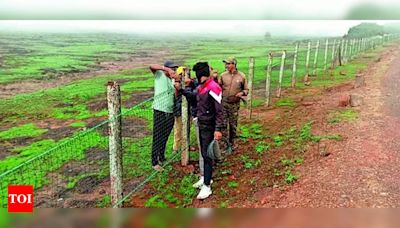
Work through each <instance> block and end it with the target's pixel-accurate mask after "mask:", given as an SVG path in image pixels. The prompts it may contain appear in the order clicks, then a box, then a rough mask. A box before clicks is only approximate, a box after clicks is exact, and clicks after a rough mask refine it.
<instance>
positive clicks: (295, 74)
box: [0, 34, 400, 207]
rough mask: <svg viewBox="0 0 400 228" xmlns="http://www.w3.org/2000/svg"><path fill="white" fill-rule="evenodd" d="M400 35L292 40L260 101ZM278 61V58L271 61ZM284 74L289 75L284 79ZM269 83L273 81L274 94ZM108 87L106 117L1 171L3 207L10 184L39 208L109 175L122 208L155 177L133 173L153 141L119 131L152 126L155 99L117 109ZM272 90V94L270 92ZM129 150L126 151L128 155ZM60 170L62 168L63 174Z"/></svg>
mask: <svg viewBox="0 0 400 228" xmlns="http://www.w3.org/2000/svg"><path fill="white" fill-rule="evenodd" d="M399 37H400V36H399V34H392V35H387V36H382V37H369V38H360V39H334V40H332V39H331V40H329V39H326V40H324V41H322V42H321V41H319V40H318V41H315V42H311V41H309V42H307V43H296V44H295V45H294V47H293V51H288V50H282V51H281V52H270V53H269V54H268V55H267V56H266V60H267V66H266V67H265V71H266V73H265V93H264V99H265V102H264V105H266V106H269V105H271V101H270V98H271V97H272V96H276V97H281V95H282V88H283V87H284V84H285V83H284V79H285V80H287V81H288V83H286V84H288V87H292V88H295V87H296V86H297V84H298V83H299V80H302V82H303V83H305V84H309V83H310V80H311V79H310V77H311V76H313V77H316V76H320V75H319V74H321V73H322V76H325V75H327V74H328V73H330V75H331V76H332V75H333V71H334V70H335V68H336V67H337V66H340V65H344V64H347V63H348V62H349V61H351V60H352V59H354V58H355V57H357V56H358V55H359V54H360V53H364V52H366V51H369V50H371V49H374V48H376V47H377V46H382V45H383V44H385V43H387V42H391V41H394V40H398V39H399ZM276 59H277V60H278V61H275V62H274V60H276ZM255 61H256V59H255V58H254V57H250V58H249V68H248V69H249V72H248V80H249V86H250V91H249V102H248V106H247V108H248V109H249V112H248V113H249V115H248V118H250V119H251V117H252V116H251V115H252V107H253V98H254V83H253V82H254V77H255V69H254V68H255ZM321 63H322V64H321ZM288 66H289V67H288ZM275 67H279V71H277V72H276V73H278V74H277V78H275V77H274V76H273V74H272V73H273V71H274V68H275ZM328 71H330V72H328ZM285 73H286V75H290V77H289V78H287V77H286V75H285ZM273 80H274V81H273ZM272 85H275V91H274V92H273V91H272ZM107 91H108V93H107V94H108V95H107V99H108V108H109V119H108V120H105V121H102V122H100V123H98V124H97V125H96V126H94V127H92V128H90V129H88V130H86V131H82V132H78V133H77V134H75V135H74V136H73V137H72V138H70V139H69V140H64V141H63V140H61V141H60V142H59V144H58V145H57V146H56V147H54V148H51V149H49V150H46V151H44V152H43V153H41V154H40V155H38V156H36V157H34V158H31V159H29V160H27V161H25V162H23V163H21V164H19V165H17V166H15V167H10V169H9V170H8V171H6V172H4V173H2V174H0V207H6V206H7V203H6V202H7V186H8V185H11V184H14V185H16V184H18V185H19V184H30V185H33V186H34V188H35V196H36V197H37V198H35V205H36V206H38V207H41V206H48V207H63V206H64V204H63V203H62V202H60V201H62V200H65V199H62V197H67V196H68V193H66V192H65V191H62V190H60V189H62V188H66V189H72V188H74V187H75V186H76V184H77V182H79V181H80V180H87V181H88V182H90V181H92V182H93V181H96V180H97V181H99V180H107V179H109V180H110V184H109V186H110V187H109V190H108V191H104V192H103V193H102V195H103V196H107V195H108V196H110V198H111V205H112V206H113V207H121V206H123V205H124V203H126V202H127V199H129V197H130V196H131V195H132V194H134V193H135V192H137V191H139V190H140V189H141V188H142V187H143V186H144V184H145V183H147V182H148V181H150V179H151V178H153V177H154V176H155V174H156V171H153V170H152V169H151V168H148V167H147V168H143V169H144V170H145V173H136V172H135V170H134V169H135V168H136V167H135V166H141V165H143V164H146V165H147V163H146V162H144V161H142V160H140V159H141V158H140V157H139V156H137V154H139V153H145V155H144V156H143V157H144V158H148V159H150V151H142V149H143V148H146V149H149V150H150V149H151V145H152V139H151V136H150V134H145V135H141V136H137V137H136V138H135V139H134V140H131V141H127V142H125V141H123V133H122V130H121V129H123V125H122V124H123V122H124V120H126V119H129V118H139V119H144V120H146V121H147V122H146V123H147V125H146V128H147V129H149V128H150V129H151V128H152V126H151V123H152V121H153V113H152V108H151V102H152V101H153V98H152V99H149V100H146V101H143V102H142V103H140V104H138V105H135V106H134V107H132V108H130V109H128V110H126V111H125V112H121V98H120V90H119V85H118V84H116V83H114V82H110V83H109V84H108V86H107ZM273 93H275V94H274V95H273ZM182 109H183V112H182V115H183V116H182V119H183V120H182V122H183V129H184V130H183V131H182V132H184V133H185V134H184V137H183V142H182V147H181V148H182V149H181V164H182V165H187V164H188V162H189V146H190V135H189V133H186V132H189V131H188V130H187V129H190V126H189V125H190V123H189V119H190V118H189V116H188V115H187V109H188V103H187V101H186V99H184V102H183V105H182ZM184 113H186V114H184ZM163 130H164V129H163ZM134 131H143V128H142V127H141V126H134V128H133V132H134ZM99 132H103V133H104V132H106V133H105V134H106V135H107V136H108V137H102V136H101V134H100V133H99ZM128 152H129V153H130V154H127V153H128ZM131 153H132V154H131ZM133 153H136V154H133ZM134 156H137V157H136V158H137V160H131V159H135V157H134ZM178 156H179V155H178V154H175V155H173V156H171V158H170V159H169V160H168V161H167V162H166V163H165V164H164V165H167V164H169V163H171V162H172V161H174V160H176V159H177V158H178ZM131 157H134V158H131ZM59 172H63V176H61V174H60V173H59ZM132 173H133V174H132ZM128 174H129V175H132V176H133V177H137V178H139V179H141V180H140V182H138V183H136V184H134V185H132V186H130V187H126V186H127V182H129V178H127V176H129V175H128ZM124 177H125V179H124ZM140 177H142V178H140ZM131 178H132V177H131ZM143 178H144V179H143ZM88 191H89V192H90V191H91V189H83V190H81V193H82V194H84V193H85V192H88ZM60 199H61V200H60ZM78 206H79V205H78Z"/></svg>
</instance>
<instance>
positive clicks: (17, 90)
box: [0, 49, 169, 99]
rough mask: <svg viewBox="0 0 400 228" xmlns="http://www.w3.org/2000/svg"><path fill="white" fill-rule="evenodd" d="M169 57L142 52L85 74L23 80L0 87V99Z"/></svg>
mask: <svg viewBox="0 0 400 228" xmlns="http://www.w3.org/2000/svg"><path fill="white" fill-rule="evenodd" d="M168 55H169V50H167V49H165V50H164V49H163V50H143V51H140V52H139V54H136V55H133V56H131V57H129V58H128V59H127V60H125V61H118V62H100V63H98V64H97V65H95V66H93V67H92V69H90V70H88V71H87V72H77V73H67V74H63V75H59V76H57V77H56V78H54V79H49V80H38V79H31V80H24V81H20V82H13V83H9V84H2V85H0V99H4V98H8V97H11V96H14V95H17V94H21V93H32V92H35V91H39V90H43V89H49V88H54V87H58V86H63V85H66V84H68V83H71V82H73V81H76V80H81V79H86V78H91V77H96V76H99V75H104V74H110V73H114V72H117V71H120V70H125V69H131V68H135V67H145V66H148V65H149V64H152V63H162V62H163V61H164V60H165V59H166V57H167V56H168Z"/></svg>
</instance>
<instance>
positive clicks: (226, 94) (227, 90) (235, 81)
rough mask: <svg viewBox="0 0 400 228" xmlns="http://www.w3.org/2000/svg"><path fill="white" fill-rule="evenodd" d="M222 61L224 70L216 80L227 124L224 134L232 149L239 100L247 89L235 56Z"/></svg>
mask: <svg viewBox="0 0 400 228" xmlns="http://www.w3.org/2000/svg"><path fill="white" fill-rule="evenodd" d="M223 63H225V69H226V71H225V72H223V73H222V74H221V76H220V77H219V79H218V82H219V84H220V86H221V87H222V105H223V107H224V108H223V111H224V120H225V121H226V126H227V130H226V131H225V132H224V135H225V136H227V138H228V140H229V144H230V145H231V148H232V150H234V149H235V148H236V145H235V138H236V129H237V124H238V115H239V108H240V100H241V99H242V98H243V96H247V94H248V91H249V89H248V86H247V80H246V76H245V74H244V73H242V72H240V71H238V70H237V60H236V58H234V57H229V58H227V59H225V60H223Z"/></svg>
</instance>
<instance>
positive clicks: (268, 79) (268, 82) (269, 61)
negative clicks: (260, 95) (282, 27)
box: [265, 52, 272, 107]
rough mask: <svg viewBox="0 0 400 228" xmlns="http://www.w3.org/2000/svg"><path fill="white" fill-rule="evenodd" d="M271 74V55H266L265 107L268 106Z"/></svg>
mask: <svg viewBox="0 0 400 228" xmlns="http://www.w3.org/2000/svg"><path fill="white" fill-rule="evenodd" d="M271 72H272V53H271V52H270V53H269V54H268V66H267V79H266V80H265V106H267V107H268V106H269V99H270V97H271V95H270V89H271Z"/></svg>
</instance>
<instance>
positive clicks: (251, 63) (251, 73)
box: [247, 57, 254, 119]
mask: <svg viewBox="0 0 400 228" xmlns="http://www.w3.org/2000/svg"><path fill="white" fill-rule="evenodd" d="M253 78H254V57H250V59H249V82H248V86H249V94H248V96H249V98H250V100H249V101H248V103H247V108H248V109H249V119H251V112H252V109H253Z"/></svg>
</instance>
